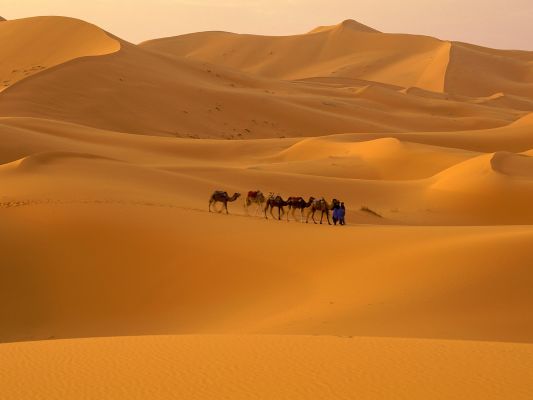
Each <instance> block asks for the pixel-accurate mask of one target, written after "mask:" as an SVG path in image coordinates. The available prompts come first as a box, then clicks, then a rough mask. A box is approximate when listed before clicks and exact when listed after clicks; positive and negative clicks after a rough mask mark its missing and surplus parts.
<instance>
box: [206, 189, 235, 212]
mask: <svg viewBox="0 0 533 400" xmlns="http://www.w3.org/2000/svg"><path fill="white" fill-rule="evenodd" d="M240 196H241V194H240V193H235V194H234V195H233V196H231V197H229V195H228V192H223V191H222V190H216V191H215V192H213V194H212V195H211V197H210V198H209V212H211V206H212V205H213V204H216V203H219V202H220V203H222V204H224V209H225V210H226V214H229V212H228V202H233V201H235V200H237V199H238V198H239V197H240ZM215 210H216V209H215ZM219 212H222V210H220V211H219Z"/></svg>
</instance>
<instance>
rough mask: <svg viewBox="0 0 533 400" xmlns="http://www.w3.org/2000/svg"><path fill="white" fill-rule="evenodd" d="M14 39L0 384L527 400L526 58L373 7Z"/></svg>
mask: <svg viewBox="0 0 533 400" xmlns="http://www.w3.org/2000/svg"><path fill="white" fill-rule="evenodd" d="M0 45H1V46H2V48H3V49H5V52H6V54H7V56H6V57H5V62H4V63H2V64H1V66H0V76H1V78H2V79H6V80H9V85H7V86H6V87H5V88H4V90H2V92H0V115H1V116H0V141H1V143H2V146H0V187H1V191H0V220H1V224H0V233H1V237H2V240H0V254H2V258H1V262H0V276H2V279H1V280H0V342H3V344H0V358H1V359H2V363H1V366H0V387H1V388H2V390H1V395H0V397H1V398H4V397H5V398H7V399H9V400H11V399H17V400H19V399H24V400H26V399H42V398H46V399H56V398H57V399H63V398H84V399H85V398H86V399H89V398H90V399H92V398H95V399H96V398H102V397H110V396H111V397H112V398H117V399H122V398H125V399H126V398H127V399H134V398H152V399H171V398H191V399H195V398H198V399H221V398H232V399H233V398H237V399H238V398H247V399H249V398H260V399H270V398H271V399H283V398H290V399H298V398H302V399H308V398H328V399H354V398H358V399H383V398H387V399H389V398H390V399H405V398H408V399H427V398H434V399H464V398H469V399H501V400H504V399H505V400H507V399H529V398H531V397H532V396H533V385H532V384H531V382H532V381H533V377H532V375H531V370H532V366H531V360H532V349H531V344H532V343H533V317H532V314H531V307H532V305H533V292H532V291H531V287H532V285H533V270H532V269H531V266H532V265H533V255H532V253H531V251H530V248H531V243H532V241H533V211H532V206H531V205H532V204H533V114H532V113H531V111H532V110H533V94H532V91H531V88H532V79H533V75H532V60H533V56H532V54H533V53H530V52H529V53H528V52H514V51H503V50H491V49H485V48H480V47H476V46H473V45H467V44H462V43H449V42H443V41H440V40H437V39H433V38H428V37H421V36H413V35H398V34H394V35H392V34H384V33H380V32H377V31H375V30H373V29H372V28H369V27H366V26H364V25H362V24H359V23H356V22H355V21H345V22H344V23H341V24H340V25H335V26H331V27H320V28H317V29H316V30H314V31H312V32H310V33H307V34H303V35H297V36H290V37H260V36H252V35H236V34H231V33H223V32H208V33H199V34H192V35H186V36H181V37H177V38H168V39H161V40H156V41H151V42H147V43H144V44H141V45H134V44H131V43H128V42H126V41H123V40H121V39H120V38H117V37H115V36H113V35H112V34H110V33H107V32H104V31H103V30H101V29H99V28H97V27H95V26H93V25H90V24H87V23H85V22H82V21H78V20H74V19H68V18H58V17H46V18H29V19H24V20H15V21H8V22H2V23H1V24H0ZM317 49H318V50H319V51H317ZM33 66H40V68H39V69H32V67H33ZM41 67H42V68H41ZM28 68H30V73H22V74H18V75H17V74H16V73H15V72H13V71H14V70H20V71H26V72H28ZM221 139H238V140H221ZM216 189H223V190H227V191H228V192H230V193H233V192H234V191H237V192H240V193H243V194H245V193H247V192H248V191H249V190H252V189H261V190H263V191H264V192H265V193H268V192H275V193H279V194H281V195H282V196H284V197H288V196H295V195H298V196H303V197H305V198H306V199H307V198H308V197H309V196H314V197H320V196H325V197H326V198H327V199H328V200H330V199H332V198H338V199H341V200H342V201H344V202H345V203H346V206H347V221H348V225H347V226H345V227H338V226H329V225H328V224H327V223H326V222H324V224H322V225H320V224H314V223H313V221H312V220H309V223H308V224H306V223H302V222H301V215H300V214H299V213H298V212H296V213H295V214H294V215H292V214H291V215H290V218H289V221H287V219H286V216H284V219H283V220H282V221H276V220H274V219H273V218H272V217H271V216H270V215H268V217H269V219H268V220H267V219H265V218H264V215H263V214H262V212H261V211H259V212H257V211H256V209H255V208H254V207H251V208H250V210H249V212H246V211H245V209H244V207H243V198H242V197H241V198H239V199H238V200H237V201H236V202H233V203H230V204H229V210H230V215H224V214H219V213H209V212H208V199H209V196H210V194H211V193H212V192H213V190H216ZM219 206H220V205H219ZM363 207H366V208H363ZM157 335H166V336H157ZM87 382H92V383H94V384H91V385H90V387H89V386H88V385H87Z"/></svg>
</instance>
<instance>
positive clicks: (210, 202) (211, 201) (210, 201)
mask: <svg viewBox="0 0 533 400" xmlns="http://www.w3.org/2000/svg"><path fill="white" fill-rule="evenodd" d="M211 204H213V200H209V212H211Z"/></svg>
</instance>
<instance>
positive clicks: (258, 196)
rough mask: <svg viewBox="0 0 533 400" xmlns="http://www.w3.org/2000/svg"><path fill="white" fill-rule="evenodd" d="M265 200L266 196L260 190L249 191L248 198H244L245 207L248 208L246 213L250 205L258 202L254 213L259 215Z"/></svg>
mask: <svg viewBox="0 0 533 400" xmlns="http://www.w3.org/2000/svg"><path fill="white" fill-rule="evenodd" d="M265 201H266V197H265V195H264V194H263V193H262V192H261V191H260V190H257V191H255V192H252V191H250V192H248V196H246V199H244V208H245V209H246V213H248V207H250V206H251V205H252V204H256V205H257V207H256V209H255V213H254V215H257V212H258V211H259V209H260V208H261V207H262V206H263V204H264V203H265Z"/></svg>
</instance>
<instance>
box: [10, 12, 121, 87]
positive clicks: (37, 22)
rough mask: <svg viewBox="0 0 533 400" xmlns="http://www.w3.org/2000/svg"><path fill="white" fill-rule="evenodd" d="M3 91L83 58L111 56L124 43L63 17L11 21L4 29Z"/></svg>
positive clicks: (98, 30) (98, 29) (99, 30)
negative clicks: (23, 80) (24, 80)
mask: <svg viewBox="0 0 533 400" xmlns="http://www.w3.org/2000/svg"><path fill="white" fill-rule="evenodd" d="M0 47H1V48H2V64H1V65H0V82H2V85H0V90H3V89H5V88H6V87H10V86H11V85H13V84H15V83H16V82H18V81H20V80H22V79H26V78H28V77H29V76H33V75H35V74H38V73H41V72H43V71H45V70H47V69H49V68H52V67H55V66H57V65H59V64H63V63H66V62H68V61H71V60H74V59H76V58H80V57H90V56H99V55H105V54H110V53H114V52H116V51H118V50H119V49H120V43H119V42H118V41H117V40H115V39H113V38H112V37H110V36H109V35H107V34H106V33H105V32H104V31H102V30H101V29H100V28H98V27H96V26H93V25H90V24H88V23H85V22H82V21H79V20H75V19H71V18H61V17H38V18H26V19H19V20H13V21H8V22H6V23H5V24H2V26H1V27H0Z"/></svg>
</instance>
